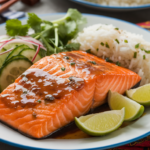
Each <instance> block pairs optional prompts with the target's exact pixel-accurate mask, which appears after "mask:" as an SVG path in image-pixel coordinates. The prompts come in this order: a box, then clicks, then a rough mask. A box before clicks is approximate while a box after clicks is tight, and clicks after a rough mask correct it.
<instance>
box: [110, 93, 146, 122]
mask: <svg viewBox="0 0 150 150" xmlns="http://www.w3.org/2000/svg"><path fill="white" fill-rule="evenodd" d="M108 104H109V107H110V108H111V109H112V110H120V109H122V108H123V107H125V119H124V120H125V121H131V120H135V119H137V118H139V117H140V116H141V115H142V114H143V112H144V106H142V105H140V104H138V103H137V102H135V101H133V100H131V99H129V98H128V97H125V96H123V95H121V94H119V93H117V92H112V91H109V93H108Z"/></svg>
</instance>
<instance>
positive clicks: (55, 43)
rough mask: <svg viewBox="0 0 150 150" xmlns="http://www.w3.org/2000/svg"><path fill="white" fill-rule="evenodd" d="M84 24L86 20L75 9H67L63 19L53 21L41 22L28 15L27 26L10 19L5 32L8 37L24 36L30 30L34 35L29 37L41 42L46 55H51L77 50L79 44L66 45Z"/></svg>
mask: <svg viewBox="0 0 150 150" xmlns="http://www.w3.org/2000/svg"><path fill="white" fill-rule="evenodd" d="M85 23H86V18H84V17H83V16H82V15H81V13H80V12H79V11H78V10H76V9H69V10H68V12H67V13H66V15H65V16H64V17H62V18H60V19H57V20H54V21H48V20H42V19H41V18H39V17H38V16H37V15H36V14H34V13H28V20H27V24H25V25H22V23H21V21H20V20H17V19H11V20H8V21H7V22H6V31H7V34H8V35H10V36H17V35H20V36H26V35H28V32H29V29H30V28H31V29H32V30H33V31H34V33H33V34H31V35H30V36H32V37H33V38H35V39H37V40H39V41H41V42H42V43H43V44H44V46H45V47H46V48H47V55H51V54H53V53H59V52H62V51H71V50H78V49H79V48H80V44H79V43H70V44H67V43H68V42H69V41H70V40H71V39H72V38H74V37H75V36H76V35H77V33H78V32H79V29H80V28H81V27H82V26H83V24H85Z"/></svg>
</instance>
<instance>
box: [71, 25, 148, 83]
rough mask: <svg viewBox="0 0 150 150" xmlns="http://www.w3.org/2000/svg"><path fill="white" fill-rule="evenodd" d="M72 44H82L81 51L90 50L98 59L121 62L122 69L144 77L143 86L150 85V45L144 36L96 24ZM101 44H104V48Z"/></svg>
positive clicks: (111, 26)
mask: <svg viewBox="0 0 150 150" xmlns="http://www.w3.org/2000/svg"><path fill="white" fill-rule="evenodd" d="M116 39H117V40H116ZM117 41H119V43H118V42H117ZM125 41H127V43H126V42H125ZM72 42H78V43H80V44H81V47H80V49H81V50H84V51H86V50H88V49H90V50H91V52H92V53H93V54H95V55H97V56H98V57H101V58H103V59H106V58H107V57H108V58H109V59H110V60H112V61H113V62H117V61H119V62H120V64H121V66H122V67H125V68H128V69H130V70H132V71H134V72H136V73H137V74H139V75H140V76H141V77H142V81H141V85H143V84H146V83H150V54H149V53H146V52H145V50H147V51H148V50H149V52H150V43H149V42H146V41H145V40H144V39H143V37H142V35H138V34H134V33H130V32H127V31H125V30H120V29H119V30H117V29H116V27H114V26H113V25H103V24H96V25H93V26H90V27H87V28H84V29H83V31H82V32H80V33H79V34H78V36H77V38H76V39H73V40H72ZM101 43H104V46H103V44H101ZM106 43H108V46H109V48H108V46H106V45H107V44H106ZM137 44H139V47H138V45H137ZM136 45H137V46H136ZM137 47H138V48H137ZM142 49H144V50H142ZM135 55H136V58H134V57H135ZM144 57H145V59H144Z"/></svg>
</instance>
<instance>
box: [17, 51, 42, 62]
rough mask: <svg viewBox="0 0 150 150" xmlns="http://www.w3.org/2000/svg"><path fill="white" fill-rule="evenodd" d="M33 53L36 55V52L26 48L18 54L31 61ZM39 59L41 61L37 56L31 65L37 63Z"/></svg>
mask: <svg viewBox="0 0 150 150" xmlns="http://www.w3.org/2000/svg"><path fill="white" fill-rule="evenodd" d="M35 53H36V50H34V49H31V48H26V49H23V50H22V51H21V52H20V53H19V54H20V55H22V56H25V57H27V58H28V59H29V60H30V61H32V59H33V57H34V56H35ZM40 59H41V56H40V55H39V54H37V56H36V58H35V60H34V61H33V63H35V62H37V61H38V60H40Z"/></svg>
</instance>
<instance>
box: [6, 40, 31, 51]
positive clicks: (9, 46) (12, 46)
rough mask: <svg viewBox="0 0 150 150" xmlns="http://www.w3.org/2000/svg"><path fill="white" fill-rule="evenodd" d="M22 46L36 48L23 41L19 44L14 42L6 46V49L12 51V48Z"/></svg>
mask: <svg viewBox="0 0 150 150" xmlns="http://www.w3.org/2000/svg"><path fill="white" fill-rule="evenodd" d="M20 45H26V46H28V47H30V48H33V49H34V46H33V45H32V44H30V43H27V42H24V41H22V42H20V43H18V42H13V41H12V42H10V43H8V44H6V45H5V46H4V48H5V49H7V50H9V49H11V48H15V47H16V46H20Z"/></svg>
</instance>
